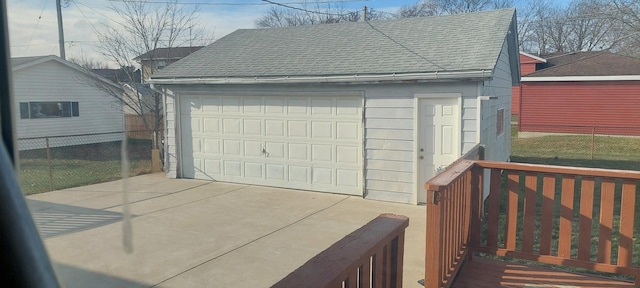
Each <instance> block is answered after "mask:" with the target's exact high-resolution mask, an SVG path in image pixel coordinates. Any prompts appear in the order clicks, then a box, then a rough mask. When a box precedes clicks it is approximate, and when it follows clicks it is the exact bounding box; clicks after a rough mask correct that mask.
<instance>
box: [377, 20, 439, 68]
mask: <svg viewBox="0 0 640 288" xmlns="http://www.w3.org/2000/svg"><path fill="white" fill-rule="evenodd" d="M365 22H366V23H367V24H368V25H369V27H371V29H373V31H376V32H378V33H380V34H381V35H382V36H384V37H386V38H387V39H389V40H391V42H393V43H396V44H397V45H398V46H400V47H402V48H403V49H405V50H407V51H409V53H411V54H413V55H415V56H417V57H419V58H421V59H422V60H424V61H427V62H428V63H430V64H432V65H434V66H436V67H438V68H440V69H442V70H447V69H446V68H444V67H442V66H440V65H438V64H436V63H435V62H433V61H431V60H429V59H427V57H424V56H422V55H420V53H418V52H416V51H414V50H412V49H411V48H409V47H407V46H405V45H404V44H402V43H400V42H399V41H398V40H396V39H393V38H391V36H389V35H387V34H386V33H384V32H382V31H380V29H378V28H376V27H374V26H373V25H372V24H371V22H369V21H365Z"/></svg>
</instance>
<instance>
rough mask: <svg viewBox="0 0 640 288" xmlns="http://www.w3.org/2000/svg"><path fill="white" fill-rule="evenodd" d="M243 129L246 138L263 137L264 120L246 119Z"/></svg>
mask: <svg viewBox="0 0 640 288" xmlns="http://www.w3.org/2000/svg"><path fill="white" fill-rule="evenodd" d="M242 124H243V125H242V126H243V129H244V131H243V132H244V133H243V135H245V136H257V137H260V136H262V120H260V119H244V120H243V123H242Z"/></svg>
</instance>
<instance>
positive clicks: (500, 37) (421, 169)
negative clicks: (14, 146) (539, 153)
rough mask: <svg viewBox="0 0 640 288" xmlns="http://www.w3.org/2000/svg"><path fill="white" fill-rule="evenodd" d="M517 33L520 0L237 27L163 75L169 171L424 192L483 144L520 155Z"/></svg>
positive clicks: (411, 194) (394, 197) (159, 79)
mask: <svg viewBox="0 0 640 288" xmlns="http://www.w3.org/2000/svg"><path fill="white" fill-rule="evenodd" d="M516 35H517V30H516V22H515V10H513V9H502V10H497V11H491V12H481V13H471V14H460V15H447V16H437V17H416V18H409V19H393V20H384V21H368V22H353V23H337V24H327V25H311V26H300V27H287V28H273V29H241V30H237V31H235V32H233V33H231V34H229V35H227V36H224V37H222V38H220V39H218V40H217V41H215V42H213V43H212V44H210V45H209V46H207V47H204V48H202V49H200V50H198V51H197V52H195V53H193V54H191V55H189V56H187V57H185V58H183V59H181V60H180V61H177V62H176V63H173V64H171V65H170V66H168V67H166V68H164V69H162V70H160V71H158V72H157V73H155V74H153V75H151V78H150V79H149V83H151V84H152V85H153V86H154V89H157V90H162V91H163V92H164V93H165V99H164V105H165V107H166V109H165V111H166V114H165V116H166V118H165V121H166V122H165V124H166V125H165V127H166V129H167V130H166V133H165V135H166V138H165V153H164V155H165V172H166V174H167V177H172V178H197V179H210V180H215V181H226V182H234V183H246V184H255V185H265V186H274V187H285V188H295V189H303V190H311V191H321V192H329V193H340V194H349V195H358V196H361V197H365V198H368V199H376V200H383V201H393V202H400V203H414V204H415V203H424V202H425V201H427V200H428V199H426V192H425V190H424V182H425V181H426V180H427V179H429V178H431V177H433V176H434V175H435V174H436V173H438V171H442V170H443V169H444V168H446V167H447V165H449V164H450V163H451V162H453V161H455V160H456V159H457V158H459V157H460V156H461V154H463V153H465V152H467V151H469V150H470V149H472V148H473V147H474V146H476V145H477V144H479V143H481V144H484V145H485V156H486V159H487V160H500V161H503V160H506V159H508V157H509V154H510V153H509V152H510V151H509V149H510V139H511V138H510V137H509V135H510V134H509V133H510V130H509V129H510V126H509V125H508V123H509V121H510V120H509V115H511V112H510V111H509V107H511V103H510V101H511V87H512V85H514V84H517V83H518V81H519V74H518V73H519V70H518V66H519V65H518V64H519V63H518V56H519V54H518V50H517V48H518V45H517V41H516V40H517V39H516ZM505 123H507V124H505ZM486 183H488V182H486ZM283 201H286V199H283Z"/></svg>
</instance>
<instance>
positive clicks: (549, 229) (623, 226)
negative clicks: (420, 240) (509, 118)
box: [425, 161, 640, 287]
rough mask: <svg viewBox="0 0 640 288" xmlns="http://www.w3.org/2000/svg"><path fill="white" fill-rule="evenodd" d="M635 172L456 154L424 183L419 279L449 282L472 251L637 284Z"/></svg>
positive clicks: (639, 270) (436, 283)
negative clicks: (457, 156) (424, 240)
mask: <svg viewBox="0 0 640 288" xmlns="http://www.w3.org/2000/svg"><path fill="white" fill-rule="evenodd" d="M485 172H488V173H490V174H489V175H490V176H489V177H487V178H488V180H489V187H490V191H489V196H488V199H487V200H486V203H487V206H484V209H483V206H482V204H481V201H480V200H479V199H480V198H481V197H482V196H481V195H482V187H483V183H482V182H483V175H484V173H485ZM487 178H484V179H487ZM639 180H640V172H634V171H620V170H605V169H586V168H575V167H559V166H546V165H531V164H517V163H506V162H489V161H474V162H471V161H461V162H459V163H458V164H456V165H454V166H452V167H450V168H449V169H447V171H445V172H443V173H442V174H440V175H438V176H436V177H434V178H433V179H431V180H430V181H429V182H427V184H425V188H426V189H427V197H428V198H427V199H428V200H429V199H430V201H428V203H427V243H426V244H427V247H426V249H427V254H426V263H425V265H426V271H425V287H449V286H450V285H451V283H452V282H453V280H454V279H455V276H456V273H457V270H458V269H459V268H458V267H459V266H460V265H461V262H464V261H465V260H466V259H469V257H468V255H471V253H472V252H485V253H490V254H495V255H499V256H508V257H513V258H519V259H526V260H532V261H537V262H542V263H549V264H556V265H563V266H571V267H577V268H584V269H590V270H595V271H601V272H609V273H618V274H627V275H633V276H635V277H636V287H640V268H639V267H638V266H637V265H634V263H633V247H634V232H635V233H636V235H637V234H638V232H639V231H637V229H636V228H635V226H636V225H638V224H640V223H636V222H635V218H636V217H637V216H636V213H640V211H639V212H636V193H638V191H639V186H638V181H639ZM430 195H431V196H430ZM434 200H435V201H434ZM483 210H484V211H483ZM483 216H485V218H484V222H481V219H483ZM501 219H502V220H501ZM481 227H483V228H482V229H483V230H481ZM438 231H440V232H438ZM636 252H637V251H636Z"/></svg>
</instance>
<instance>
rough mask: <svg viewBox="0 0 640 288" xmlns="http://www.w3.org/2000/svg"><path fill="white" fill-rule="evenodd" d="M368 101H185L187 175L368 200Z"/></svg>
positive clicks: (334, 97) (202, 96) (214, 98)
mask: <svg viewBox="0 0 640 288" xmlns="http://www.w3.org/2000/svg"><path fill="white" fill-rule="evenodd" d="M362 101H363V100H362V96H359V95H301V96H255V95H206V94H194V95H181V99H180V104H179V106H180V107H181V109H180V128H181V129H180V130H181V131H180V133H181V134H182V137H181V138H180V139H182V143H181V145H180V146H181V153H182V159H183V162H182V165H181V168H182V177H185V178H196V179H207V180H216V181H228V182H237V183H246V184H258V185H267V186H277V187H286V188H297V189H307V190H314V191H324V192H335V193H343V194H354V195H362V191H363V190H362V179H363V176H362V167H363V166H362V159H363V157H362V143H363V141H362V131H363V130H362Z"/></svg>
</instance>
